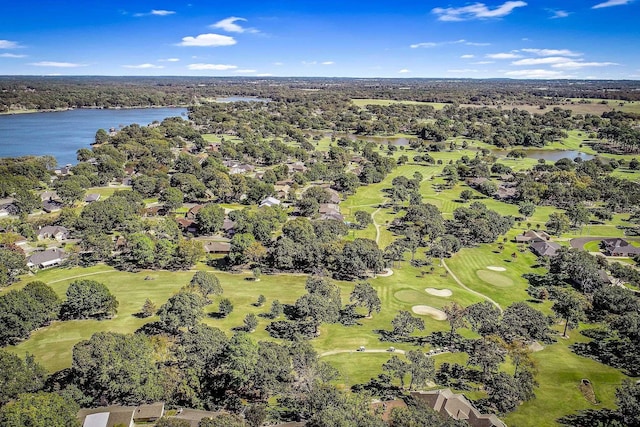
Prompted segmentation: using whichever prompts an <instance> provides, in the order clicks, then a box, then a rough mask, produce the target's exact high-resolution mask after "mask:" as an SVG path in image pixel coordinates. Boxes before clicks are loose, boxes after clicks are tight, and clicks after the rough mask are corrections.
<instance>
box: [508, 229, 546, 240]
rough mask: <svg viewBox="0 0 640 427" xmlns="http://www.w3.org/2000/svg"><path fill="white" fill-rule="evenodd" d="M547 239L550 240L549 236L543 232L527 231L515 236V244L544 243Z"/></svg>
mask: <svg viewBox="0 0 640 427" xmlns="http://www.w3.org/2000/svg"><path fill="white" fill-rule="evenodd" d="M549 239H551V236H550V235H549V234H547V233H545V232H544V231H533V230H528V231H525V232H523V233H522V234H518V235H517V236H516V242H518V243H532V242H546V241H548V240H549Z"/></svg>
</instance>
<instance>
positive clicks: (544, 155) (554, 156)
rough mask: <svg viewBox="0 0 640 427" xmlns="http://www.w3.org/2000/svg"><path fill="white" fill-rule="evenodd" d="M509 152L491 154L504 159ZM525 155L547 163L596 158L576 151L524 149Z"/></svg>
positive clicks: (495, 151)
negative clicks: (565, 159) (578, 158)
mask: <svg viewBox="0 0 640 427" xmlns="http://www.w3.org/2000/svg"><path fill="white" fill-rule="evenodd" d="M510 151H511V150H491V154H494V155H496V156H498V157H502V156H504V157H506V155H507V154H508V153H509V152H510ZM524 152H525V153H527V157H528V158H530V159H538V160H539V159H544V160H546V161H549V162H557V161H558V160H560V159H564V158H567V159H571V160H573V159H575V158H576V157H580V158H581V159H582V160H591V159H595V158H596V156H594V155H592V154H587V153H583V152H582V151H578V150H536V149H525V150H524Z"/></svg>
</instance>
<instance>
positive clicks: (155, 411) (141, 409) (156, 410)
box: [133, 402, 164, 423]
mask: <svg viewBox="0 0 640 427" xmlns="http://www.w3.org/2000/svg"><path fill="white" fill-rule="evenodd" d="M163 415H164V402H156V403H151V404H148V405H140V406H138V407H137V408H136V410H135V412H134V413H133V420H134V421H135V422H136V423H149V422H155V421H157V420H159V419H160V418H162V416H163Z"/></svg>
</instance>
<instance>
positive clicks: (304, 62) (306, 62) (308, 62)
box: [302, 61, 318, 65]
mask: <svg viewBox="0 0 640 427" xmlns="http://www.w3.org/2000/svg"><path fill="white" fill-rule="evenodd" d="M317 63H318V61H302V65H316V64H317Z"/></svg>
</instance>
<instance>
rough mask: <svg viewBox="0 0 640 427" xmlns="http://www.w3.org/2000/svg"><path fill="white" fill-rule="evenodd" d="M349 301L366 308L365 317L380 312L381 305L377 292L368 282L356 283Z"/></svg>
mask: <svg viewBox="0 0 640 427" xmlns="http://www.w3.org/2000/svg"><path fill="white" fill-rule="evenodd" d="M349 301H351V302H355V303H356V304H357V305H359V306H361V307H366V308H367V317H371V313H373V312H374V311H375V312H376V313H379V312H380V308H381V306H382V303H381V302H380V298H379V297H378V292H377V291H376V290H375V289H374V288H373V286H371V285H370V284H369V283H368V282H358V283H356V286H355V287H354V288H353V291H352V292H351V295H350V296H349Z"/></svg>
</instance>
